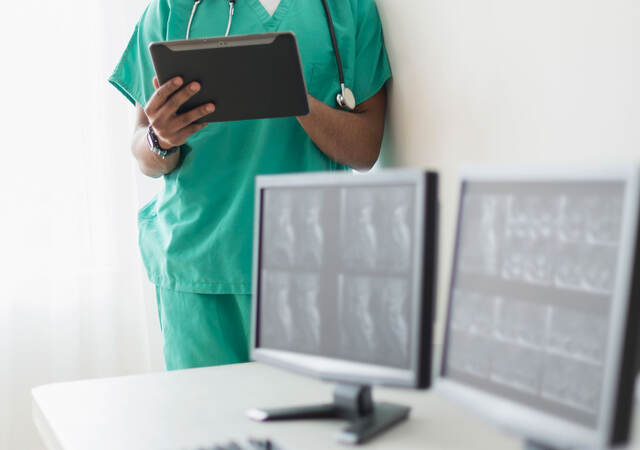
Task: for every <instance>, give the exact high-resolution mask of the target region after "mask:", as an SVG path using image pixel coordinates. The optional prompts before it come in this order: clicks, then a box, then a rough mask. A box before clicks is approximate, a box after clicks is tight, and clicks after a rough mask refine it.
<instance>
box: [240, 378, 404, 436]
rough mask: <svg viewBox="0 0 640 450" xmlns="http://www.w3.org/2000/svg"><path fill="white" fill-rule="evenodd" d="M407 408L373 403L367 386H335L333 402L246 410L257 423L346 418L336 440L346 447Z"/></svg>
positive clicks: (390, 423)
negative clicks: (345, 425)
mask: <svg viewBox="0 0 640 450" xmlns="http://www.w3.org/2000/svg"><path fill="white" fill-rule="evenodd" d="M409 409H410V408H408V407H406V406H401V405H395V404H392V403H374V402H373V397H372V395H371V386H354V385H346V384H339V385H337V386H336V388H335V391H334V393H333V403H329V404H325V405H316V406H302V407H297V408H295V407H294V408H284V409H269V410H262V409H260V410H258V409H252V410H249V411H247V415H248V416H249V417H250V418H251V419H253V420H257V421H260V422H265V421H270V420H300V419H331V418H337V419H346V420H348V421H349V425H348V426H347V427H346V428H344V429H343V430H342V431H341V432H340V433H339V434H338V440H339V441H340V442H343V443H346V444H359V443H361V442H364V441H366V440H368V439H370V438H372V437H373V436H375V435H377V434H379V433H381V432H383V431H385V430H387V429H389V428H391V427H392V426H394V425H395V424H397V423H399V422H402V421H403V420H405V419H407V418H408V417H409Z"/></svg>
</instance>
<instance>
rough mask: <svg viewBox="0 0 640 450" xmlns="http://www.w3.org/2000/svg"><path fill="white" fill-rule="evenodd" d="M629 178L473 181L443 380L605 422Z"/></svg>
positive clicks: (592, 424)
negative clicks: (602, 417)
mask: <svg viewBox="0 0 640 450" xmlns="http://www.w3.org/2000/svg"><path fill="white" fill-rule="evenodd" d="M624 201H625V183H624V182H623V181H615V180H614V181H587V182H585V181H567V182H555V181H541V182H524V181H523V182H518V181H513V180H511V181H508V182H500V181H495V182H494V181H487V180H479V181H473V180H472V181H466V182H464V183H463V186H462V194H461V205H460V215H459V218H458V220H459V224H458V238H457V245H456V251H455V255H454V265H453V273H452V281H451V292H450V306H449V308H450V312H449V321H448V324H447V333H446V344H445V356H444V360H443V367H442V369H443V377H445V378H449V379H452V380H455V381H457V382H459V383H462V384H466V385H470V386H472V387H475V388H477V389H480V390H482V391H485V392H489V393H491V394H494V395H496V396H499V397H503V398H506V399H508V400H512V401H514V402H517V403H519V404H524V405H526V406H527V407H530V408H533V409H535V410H539V411H541V412H543V413H547V414H549V415H552V416H556V417H559V418H562V419H565V420H567V421H569V422H573V423H576V424H579V425H582V426H585V427H587V428H592V429H595V428H597V426H598V423H597V422H598V417H599V412H600V410H601V406H602V405H601V403H602V397H603V386H604V383H603V381H604V374H605V362H606V360H607V352H608V351H609V347H608V342H609V341H610V340H609V333H610V332H611V330H610V329H609V324H610V323H611V322H610V314H611V312H612V303H613V296H614V285H615V282H616V279H617V277H618V273H619V270H620V267H618V261H619V259H620V258H619V253H620V251H621V231H622V228H623V209H624V208H623V206H624Z"/></svg>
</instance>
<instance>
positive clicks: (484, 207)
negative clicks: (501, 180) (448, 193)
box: [459, 195, 504, 275]
mask: <svg viewBox="0 0 640 450" xmlns="http://www.w3.org/2000/svg"><path fill="white" fill-rule="evenodd" d="M463 201H464V208H463V210H464V225H463V228H462V239H461V242H460V262H459V264H460V269H461V270H463V271H465V272H472V273H481V274H487V275H494V274H496V272H497V271H498V264H499V254H498V252H499V248H498V236H499V233H500V232H501V230H502V228H503V223H502V222H503V218H504V198H503V197H498V196H493V195H469V196H467V197H465V199H464V200H463ZM501 219H502V220H501Z"/></svg>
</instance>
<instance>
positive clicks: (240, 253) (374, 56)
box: [109, 0, 391, 294]
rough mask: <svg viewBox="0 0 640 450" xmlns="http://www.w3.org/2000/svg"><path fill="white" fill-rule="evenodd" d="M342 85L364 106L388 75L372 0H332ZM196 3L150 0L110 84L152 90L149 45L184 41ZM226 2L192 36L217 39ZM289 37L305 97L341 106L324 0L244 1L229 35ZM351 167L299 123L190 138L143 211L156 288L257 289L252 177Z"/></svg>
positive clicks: (231, 128) (210, 130)
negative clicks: (268, 6)
mask: <svg viewBox="0 0 640 450" xmlns="http://www.w3.org/2000/svg"><path fill="white" fill-rule="evenodd" d="M329 6H330V8H331V11H332V16H333V19H334V23H335V31H336V36H337V40H338V45H339V49H340V54H341V57H342V62H343V66H344V73H345V80H346V85H347V86H350V87H351V89H352V90H353V92H354V94H355V97H356V101H357V102H358V103H362V102H363V101H365V100H367V99H368V98H370V97H372V96H373V95H374V94H376V93H377V92H378V91H379V90H380V89H381V88H382V86H383V85H384V84H385V82H386V81H387V80H388V79H389V78H390V76H391V70H390V68H389V62H388V60H387V54H386V51H385V47H384V41H383V36H382V27H381V23H380V18H379V16H378V11H377V9H376V5H375V3H374V0H329ZM192 7H193V0H152V1H151V2H150V4H149V5H148V6H147V8H146V10H145V11H144V13H143V15H142V18H141V19H140V21H139V22H138V24H137V25H136V27H135V30H134V32H133V36H132V37H131V40H130V41H129V44H128V46H127V48H126V50H125V52H124V54H123V56H122V59H121V60H120V62H119V64H118V65H117V67H116V69H115V71H114V73H113V75H112V76H111V78H110V79H109V81H110V82H111V83H112V84H113V85H114V86H115V87H116V88H118V89H119V90H120V91H121V92H122V93H123V94H124V95H125V96H126V97H127V98H128V99H129V100H130V101H131V102H132V103H134V104H136V103H137V104H139V105H141V106H144V105H146V103H147V102H148V100H149V98H150V97H151V95H152V94H153V92H154V87H153V82H152V80H153V77H154V75H155V71H154V69H153V65H152V62H151V58H150V55H149V50H148V46H149V43H151V42H154V41H164V40H176V39H184V38H185V34H186V30H187V24H188V21H189V16H190V14H191V9H192ZM228 7H229V5H228V2H227V1H226V0H204V1H203V2H202V3H201V4H200V6H199V7H198V11H197V13H196V16H195V18H194V22H193V25H192V29H191V37H192V38H201V37H211V36H221V35H224V32H225V30H226V27H227V20H228V12H229V10H228ZM273 31H293V32H294V33H295V34H296V36H297V39H298V45H299V48H300V54H301V58H302V64H303V70H304V76H305V79H306V81H307V88H308V90H309V93H310V94H311V95H312V96H313V97H315V98H317V99H319V100H321V101H323V102H325V103H326V104H328V105H330V106H332V107H336V103H335V96H336V93H337V92H338V90H339V87H340V85H339V79H338V70H337V65H336V60H335V55H334V52H333V47H332V45H331V37H330V33H329V28H328V24H327V20H326V16H325V13H324V9H323V6H322V1H321V0H281V2H280V5H279V6H278V9H277V10H276V12H275V14H274V15H273V16H270V15H269V13H268V12H267V11H266V10H265V9H264V7H263V6H262V4H261V3H260V0H238V1H237V2H236V6H235V14H234V16H233V24H232V26H231V33H230V34H250V33H264V32H273ZM320 170H348V168H347V167H344V166H342V165H340V164H338V163H336V162H334V161H332V160H331V159H329V158H328V157H327V156H325V155H324V154H323V153H322V152H321V151H320V150H319V149H318V147H316V146H315V144H314V143H313V142H312V141H311V139H310V138H309V136H308V135H307V134H306V132H305V131H304V129H303V128H302V127H301V126H300V124H299V123H298V121H297V120H296V118H294V117H290V118H280V119H262V120H252V121H239V122H225V123H213V124H211V125H209V126H208V127H206V128H204V129H203V130H202V131H200V132H198V133H196V134H195V135H193V136H191V138H189V140H187V143H186V145H185V146H184V147H183V151H182V161H181V164H180V166H179V167H178V168H176V169H175V170H174V171H173V172H171V173H170V174H168V175H165V176H164V182H165V183H164V188H163V189H162V190H161V192H160V193H159V194H158V195H157V196H156V197H155V198H154V199H153V200H152V201H151V202H149V203H148V204H147V205H145V206H144V207H143V208H142V209H141V210H140V212H139V215H138V228H139V245H140V250H141V253H142V259H143V262H144V264H145V267H146V270H147V273H148V276H149V279H150V280H151V281H152V282H153V283H154V284H156V285H157V286H159V287H161V288H164V289H172V290H178V291H185V292H196V293H203V294H248V293H250V292H251V257H252V236H253V196H254V178H255V176H256V175H259V174H274V173H288V172H305V171H320Z"/></svg>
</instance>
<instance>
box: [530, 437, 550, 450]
mask: <svg viewBox="0 0 640 450" xmlns="http://www.w3.org/2000/svg"><path fill="white" fill-rule="evenodd" d="M524 450H558V449H557V448H556V447H552V446H550V445H546V444H541V443H540V442H535V441H530V440H528V439H527V441H526V442H525V444H524Z"/></svg>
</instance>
